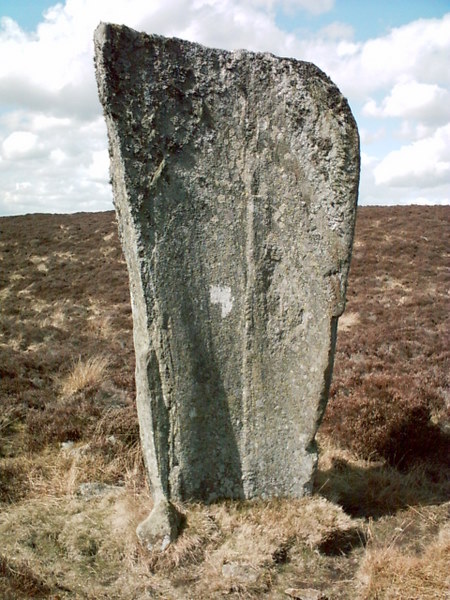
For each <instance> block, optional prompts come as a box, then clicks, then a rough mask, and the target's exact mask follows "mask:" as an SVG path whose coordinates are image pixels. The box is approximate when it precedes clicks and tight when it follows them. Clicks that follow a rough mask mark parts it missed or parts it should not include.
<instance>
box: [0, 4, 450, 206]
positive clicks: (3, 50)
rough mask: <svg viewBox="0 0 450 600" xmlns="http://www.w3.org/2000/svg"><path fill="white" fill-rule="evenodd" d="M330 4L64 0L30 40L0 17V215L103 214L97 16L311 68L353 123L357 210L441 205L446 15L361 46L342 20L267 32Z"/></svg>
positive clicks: (448, 163)
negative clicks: (313, 29) (347, 108)
mask: <svg viewBox="0 0 450 600" xmlns="http://www.w3.org/2000/svg"><path fill="white" fill-rule="evenodd" d="M332 7H333V0H314V1H311V0H284V1H281V2H278V1H276V0H193V1H192V0H165V1H162V0H153V1H152V2H142V0H127V1H125V0H116V1H115V2H110V0H96V2H91V1H89V0H66V2H65V3H64V4H56V5H55V6H53V7H51V8H50V9H49V10H48V11H47V12H46V13H45V14H44V16H43V19H42V22H41V23H40V24H39V25H38V27H37V29H36V31H34V32H32V33H26V32H24V31H22V30H21V29H20V27H19V26H18V25H17V23H15V22H14V21H13V20H12V19H10V18H7V17H4V18H2V19H1V21H0V56H1V57H2V60H1V61H0V104H1V105H2V107H3V108H2V110H1V111H0V177H1V181H2V193H1V195H0V214H20V213H26V212H74V211H88V210H108V209H110V208H112V201H111V188H110V185H109V183H108V181H109V176H108V155H107V149H106V148H107V141H106V128H105V125H104V122H103V117H102V115H101V109H100V105H99V101H98V98H97V90H96V84H95V78H94V68H93V42H92V36H93V31H94V29H95V27H96V26H97V25H98V23H99V22H100V21H109V22H115V23H124V24H126V25H128V26H130V27H133V28H135V29H137V30H142V31H147V32H149V33H159V34H162V35H167V36H177V37H182V38H185V39H189V40H192V41H196V42H200V43H203V44H205V45H209V46H215V47H221V48H225V49H237V48H247V49H250V50H256V51H270V52H273V53H275V54H278V55H281V56H290V57H294V58H297V59H300V60H309V61H312V62H314V63H315V64H317V65H318V66H319V67H320V68H322V69H323V70H324V71H325V72H326V73H327V74H328V75H330V77H331V78H332V79H333V80H334V81H335V82H336V83H337V85H338V86H339V87H340V89H341V91H342V92H343V93H344V95H346V96H347V98H348V99H349V102H350V105H351V107H352V110H353V112H354V114H355V116H356V119H357V121H358V122H359V125H360V130H361V138H362V150H363V168H362V181H361V193H360V200H361V203H371V204H374V203H376V204H384V203H390V202H391V203H411V202H419V203H423V202H430V203H448V202H449V188H450V183H449V180H450V177H449V174H450V152H449V148H450V109H449V106H450V102H449V100H450V91H449V89H450V71H449V69H448V56H450V13H449V14H447V15H445V16H444V17H443V18H441V19H427V20H417V21H414V22H412V23H409V24H407V25H405V26H403V27H399V28H396V29H393V30H391V31H390V32H388V33H387V34H386V35H384V36H383V37H379V38H377V39H370V40H367V41H365V42H360V41H359V42H355V41H354V39H353V30H352V28H351V27H349V26H348V25H346V24H345V23H335V24H333V25H332V26H328V27H326V28H324V30H322V31H320V32H319V33H318V34H315V35H314V36H312V35H311V36H309V37H306V38H305V37H303V38H302V39H300V38H299V37H296V35H294V34H293V33H287V32H285V31H283V30H282V29H281V28H280V27H279V26H278V25H277V18H276V17H277V12H279V11H285V12H286V13H287V14H289V11H298V10H303V11H309V12H310V13H311V14H319V13H321V12H326V11H329V10H330V9H331V8H332Z"/></svg>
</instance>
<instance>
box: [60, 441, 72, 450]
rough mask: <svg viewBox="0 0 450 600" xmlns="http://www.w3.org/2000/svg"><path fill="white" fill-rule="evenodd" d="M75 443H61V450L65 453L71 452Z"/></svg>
mask: <svg viewBox="0 0 450 600" xmlns="http://www.w3.org/2000/svg"><path fill="white" fill-rule="evenodd" d="M74 445H75V442H71V441H68V442H61V450H64V451H65V452H67V451H68V450H72V448H73V447H74Z"/></svg>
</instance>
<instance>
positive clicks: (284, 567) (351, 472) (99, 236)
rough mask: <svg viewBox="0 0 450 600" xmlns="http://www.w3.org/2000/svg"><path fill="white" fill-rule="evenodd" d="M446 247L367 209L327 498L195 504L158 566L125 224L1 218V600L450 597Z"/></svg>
mask: <svg viewBox="0 0 450 600" xmlns="http://www.w3.org/2000/svg"><path fill="white" fill-rule="evenodd" d="M449 239H450V208H449V207H436V206H435V207H432V206H429V207H427V206H422V207H408V206H403V207H361V208H359V209H358V218H357V227H356V234H355V241H354V251H353V258H352V266H351V271H350V277H349V284H348V293H347V308H346V312H345V313H344V315H343V316H342V317H341V319H340V322H339V331H338V342H337V348H336V355H335V366H334V376H333V384H332V388H331V392H330V399H329V404H328V407H327V410H326V414H325V418H324V420H323V423H322V425H321V428H320V430H319V434H318V444H319V448H320V460H319V468H318V473H317V477H316V481H315V489H314V493H313V495H312V496H311V497H308V498H304V499H301V500H284V499H278V500H271V501H258V502H238V501H222V502H218V503H215V504H211V505H208V506H204V505H201V504H190V505H186V506H182V507H180V508H181V509H182V510H183V512H184V513H185V515H186V524H185V528H184V530H183V532H182V535H181V536H180V537H179V539H178V540H177V541H176V542H175V543H173V544H172V545H170V546H169V547H168V549H167V550H166V551H165V552H164V553H162V554H161V553H151V552H148V551H147V550H145V549H144V548H142V547H141V546H140V545H139V542H138V540H137V538H136V535H135V527H136V525H137V523H138V522H139V521H140V520H142V518H143V517H144V516H146V515H147V514H148V512H149V510H150V509H151V502H152V501H151V495H150V493H149V491H148V486H147V482H146V478H145V471H144V468H143V464H142V457H141V452H140V447H139V430H138V423H137V416H136V408H135V402H134V393H135V390H134V354H133V342H132V320H131V309H130V301H129V291H128V279H127V272H126V267H125V263H124V259H123V256H122V252H121V249H120V244H119V241H118V237H117V226H116V223H115V216H114V213H113V212H104V213H79V214H74V215H26V216H19V217H5V218H1V219H0V259H1V260H0V306H1V309H0V376H1V379H0V508H1V513H0V597H1V598H4V599H5V600H13V599H14V600H17V599H22V598H23V599H25V598H53V599H69V598H86V599H90V600H94V599H124V600H127V599H129V600H131V599H140V600H144V599H147V598H148V599H150V598H160V599H166V600H168V599H183V600H186V599H192V600H194V599H195V600H197V599H209V598H222V597H226V598H230V599H231V598H242V599H243V598H248V599H251V598H255V599H256V598H273V599H276V598H280V599H281V598H287V599H289V598H299V599H300V598H305V599H306V598H311V599H312V598H323V599H325V598H328V599H329V600H334V599H344V598H346V599H350V598H351V599H355V598H359V599H373V600H375V599H378V600H380V599H393V598H399V599H402V600H408V599H411V600H412V599H420V600H424V599H432V598H433V599H442V598H444V597H448V596H446V595H447V594H448V590H449V588H450V585H449V584H450V582H449V578H448V564H449V562H450V561H449V559H450V521H449V513H450V484H449V481H450V477H449V474H450V452H449V448H450V445H449V433H450V422H449V404H450V399H449V391H448V390H449V378H448V375H449V372H450V368H449V366H450V365H449V318H450V311H449V308H450V306H449V287H450V286H449V282H450V274H449V266H450V263H449V245H448V240H449ZM307 590H309V591H307ZM308 594H309V596H308Z"/></svg>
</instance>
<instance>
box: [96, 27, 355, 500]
mask: <svg viewBox="0 0 450 600" xmlns="http://www.w3.org/2000/svg"><path fill="white" fill-rule="evenodd" d="M95 46H96V69H97V81H98V87H99V95H100V99H101V102H102V105H103V108H104V113H105V118H106V122H107V127H108V134H109V142H110V155H111V175H112V181H113V191H114V203H115V207H116V212H117V217H118V222H119V230H120V235H121V240H122V244H123V248H124V253H125V257H126V260H127V264H128V270H129V276H130V288H131V298H132V308H133V319H134V343H135V350H136V384H137V403H138V411H139V419H140V427H141V438H142V444H143V451H144V456H145V461H146V465H147V469H148V473H149V477H150V483H151V487H152V491H153V496H154V498H155V501H156V502H159V501H164V499H165V498H166V499H169V500H172V499H174V500H188V499H201V500H204V501H213V500H215V499H216V498H221V497H228V498H230V497H231V498H241V497H244V498H252V497H262V498H266V497H272V496H292V497H299V496H302V495H304V494H305V493H307V492H308V491H309V490H310V487H311V482H312V476H313V473H314V469H315V464H316V449H315V443H314V436H315V434H316V431H317V428H318V426H319V423H320V420H321V417H322V414H323V412H324V409H325V405H326V400H327V394H328V388H329V384H330V378H331V371H332V362H333V351H334V344H335V335H336V326H337V317H338V316H339V315H340V314H341V313H342V311H343V309H344V302H345V288H346V279H347V273H348V269H349V260H350V254H351V246H352V239H353V228H354V219H355V209H356V202H357V194H358V182H359V139H358V132H357V128H356V124H355V121H354V119H353V117H352V114H351V112H350V109H349V107H348V104H347V102H346V100H345V99H344V98H343V96H342V95H341V94H340V92H339V90H338V89H337V88H336V86H335V85H334V84H333V83H332V82H331V81H330V79H329V78H328V77H327V76H326V75H325V74H324V73H323V72H321V71H320V70H319V69H318V68H317V67H315V66H314V65H312V64H310V63H305V62H299V61H296V60H291V59H282V58H277V57H275V56H273V55H271V54H254V53H251V52H246V51H236V52H225V51H222V50H215V49H209V48H205V47H203V46H200V45H197V44H192V43H189V42H186V41H182V40H179V39H173V38H172V39H167V38H163V37H160V36H156V35H146V34H141V33H137V32H135V31H133V30H131V29H128V28H126V27H123V26H117V25H109V24H101V25H99V27H98V28H97V30H96V33H95Z"/></svg>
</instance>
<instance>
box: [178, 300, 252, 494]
mask: <svg viewBox="0 0 450 600" xmlns="http://www.w3.org/2000/svg"><path fill="white" fill-rule="evenodd" d="M184 308H185V311H186V313H185V314H186V317H187V318H186V319H185V328H186V330H187V331H186V333H187V336H188V338H189V343H188V347H187V348H185V350H187V352H188V354H189V359H188V364H190V367H191V369H190V370H191V373H190V375H191V381H189V387H190V390H191V392H192V393H191V397H190V399H189V402H184V403H183V406H180V407H178V410H179V436H180V443H181V447H182V449H183V450H182V456H181V457H180V459H181V460H182V461H183V467H182V475H181V477H182V481H181V482H180V483H181V485H180V490H179V493H180V496H181V498H182V499H183V500H202V501H204V502H213V501H215V500H218V499H220V498H236V499H237V498H243V497H244V488H243V482H242V467H241V456H240V452H239V448H238V444H237V439H236V433H235V431H234V429H233V424H232V420H231V414H230V407H229V405H228V395H227V392H226V390H225V386H224V382H223V378H222V374H221V372H220V369H219V367H218V364H217V359H216V353H215V350H216V349H215V347H214V340H213V336H212V332H211V331H207V332H205V331H202V329H204V327H205V325H204V324H201V323H200V322H199V321H200V320H199V319H192V318H191V320H189V315H191V316H192V314H193V313H192V311H193V310H194V306H193V303H192V301H191V299H189V298H188V297H187V296H186V295H185V296H184ZM204 323H209V320H208V319H206V320H205V321H204ZM207 329H209V327H207ZM205 334H206V336H205ZM186 375H187V374H186ZM187 422H189V425H187Z"/></svg>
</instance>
